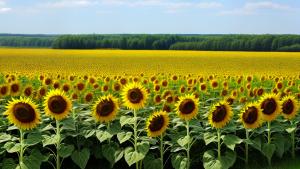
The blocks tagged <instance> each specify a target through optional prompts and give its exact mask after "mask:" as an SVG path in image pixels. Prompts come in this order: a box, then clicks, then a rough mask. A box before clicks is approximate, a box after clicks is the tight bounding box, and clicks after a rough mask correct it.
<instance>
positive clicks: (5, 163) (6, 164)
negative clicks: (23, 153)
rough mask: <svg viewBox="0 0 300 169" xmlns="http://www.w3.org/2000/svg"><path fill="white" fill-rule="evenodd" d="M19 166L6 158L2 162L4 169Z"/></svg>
mask: <svg viewBox="0 0 300 169" xmlns="http://www.w3.org/2000/svg"><path fill="white" fill-rule="evenodd" d="M16 167H17V164H16V163H15V161H14V160H13V159H12V158H5V159H4V160H3V162H2V169H14V168H16Z"/></svg>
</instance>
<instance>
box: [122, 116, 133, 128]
mask: <svg viewBox="0 0 300 169" xmlns="http://www.w3.org/2000/svg"><path fill="white" fill-rule="evenodd" d="M135 120H136V118H134V117H131V116H121V118H120V123H121V127H123V126H124V125H126V124H134V122H135Z"/></svg>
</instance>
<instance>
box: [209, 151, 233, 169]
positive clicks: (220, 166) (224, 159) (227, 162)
mask: <svg viewBox="0 0 300 169" xmlns="http://www.w3.org/2000/svg"><path fill="white" fill-rule="evenodd" d="M235 160H236V153H235V152H234V151H231V150H229V151H226V152H225V154H224V156H221V159H220V160H219V159H218V158H217V156H216V155H215V152H214V151H213V150H208V151H206V152H205V153H204V155H203V165H204V168H205V169H211V168H213V169H228V168H230V167H232V166H233V164H234V163H235Z"/></svg>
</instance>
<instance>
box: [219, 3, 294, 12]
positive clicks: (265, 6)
mask: <svg viewBox="0 0 300 169" xmlns="http://www.w3.org/2000/svg"><path fill="white" fill-rule="evenodd" d="M291 9H292V7H290V6H288V5H285V4H279V3H274V2H271V1H263V2H248V3H246V4H245V5H244V6H242V7H240V8H236V9H232V10H226V11H221V12H220V15H253V14H256V13H257V11H259V10H291Z"/></svg>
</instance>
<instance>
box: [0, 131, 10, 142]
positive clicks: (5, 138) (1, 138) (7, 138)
mask: <svg viewBox="0 0 300 169" xmlns="http://www.w3.org/2000/svg"><path fill="white" fill-rule="evenodd" d="M11 138H12V137H11V135H9V134H6V133H0V143H4V142H7V141H10V140H11Z"/></svg>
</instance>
